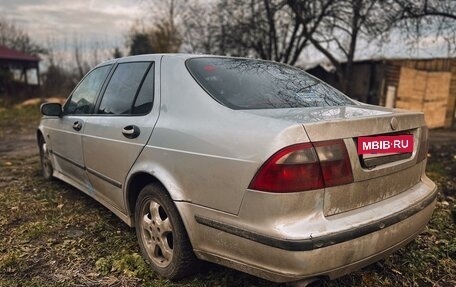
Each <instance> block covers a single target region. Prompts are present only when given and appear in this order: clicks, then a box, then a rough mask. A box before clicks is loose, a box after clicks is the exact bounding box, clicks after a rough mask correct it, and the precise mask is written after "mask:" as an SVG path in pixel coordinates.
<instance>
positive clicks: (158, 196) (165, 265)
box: [135, 184, 199, 280]
mask: <svg viewBox="0 0 456 287" xmlns="http://www.w3.org/2000/svg"><path fill="white" fill-rule="evenodd" d="M135 222H136V224H135V228H136V236H137V237H138V242H139V248H140V251H141V254H142V256H143V257H144V258H145V259H146V261H147V262H148V263H149V264H150V265H151V267H152V269H153V270H155V271H156V272H157V273H158V274H159V275H161V276H163V277H166V278H168V279H172V280H176V279H180V278H182V277H185V276H188V275H190V274H192V273H195V272H197V271H198V270H199V263H198V260H197V259H196V257H195V254H194V253H193V248H192V246H191V244H190V240H189V239H188V235H187V232H186V231H185V227H184V225H183V223H182V220H181V218H180V216H179V213H178V211H177V209H176V207H175V206H174V203H173V201H172V200H171V198H170V197H169V195H168V193H167V192H166V190H165V189H164V188H163V187H162V186H161V185H159V184H149V185H147V186H145V187H144V188H143V189H142V190H141V192H140V194H139V197H138V199H137V201H136V206H135Z"/></svg>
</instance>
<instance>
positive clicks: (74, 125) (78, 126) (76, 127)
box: [73, 121, 82, 131]
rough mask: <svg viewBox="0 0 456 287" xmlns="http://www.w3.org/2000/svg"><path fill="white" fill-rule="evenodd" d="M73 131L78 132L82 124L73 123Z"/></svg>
mask: <svg viewBox="0 0 456 287" xmlns="http://www.w3.org/2000/svg"><path fill="white" fill-rule="evenodd" d="M73 129H74V130H75V131H80V130H81V129H82V124H81V123H80V122H79V121H75V122H74V123H73Z"/></svg>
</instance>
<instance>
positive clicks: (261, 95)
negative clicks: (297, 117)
mask: <svg viewBox="0 0 456 287" xmlns="http://www.w3.org/2000/svg"><path fill="white" fill-rule="evenodd" d="M187 68H188V70H189V71H190V73H191V74H192V75H193V77H194V78H195V79H196V80H197V82H198V83H199V84H200V85H201V86H202V87H203V88H204V89H205V90H206V91H207V92H208V93H209V94H210V95H211V96H212V97H213V98H214V99H216V100H217V101H218V102H220V103H222V104H223V105H225V106H227V107H229V108H232V109H280V108H302V107H325V106H343V105H354V104H355V103H354V102H353V101H352V100H350V99H349V98H348V97H347V96H345V95H343V94H342V93H340V92H339V91H337V90H336V89H334V88H332V87H330V86H328V85H327V84H325V83H323V82H321V81H319V80H317V79H315V78H313V77H311V76H310V75H308V74H307V73H305V72H304V71H302V70H300V69H297V68H294V67H291V66H287V65H283V64H279V63H273V62H266V61H260V60H250V59H234V58H215V57H214V58H211V57H207V58H206V57H205V58H193V59H190V60H188V61H187Z"/></svg>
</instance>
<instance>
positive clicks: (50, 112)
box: [40, 103, 62, 117]
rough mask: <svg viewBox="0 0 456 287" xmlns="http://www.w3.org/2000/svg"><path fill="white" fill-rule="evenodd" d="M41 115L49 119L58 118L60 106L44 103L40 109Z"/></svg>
mask: <svg viewBox="0 0 456 287" xmlns="http://www.w3.org/2000/svg"><path fill="white" fill-rule="evenodd" d="M40 111H41V114H43V115H45V116H51V117H60V116H61V115H62V105H61V104H58V103H44V104H41V107H40Z"/></svg>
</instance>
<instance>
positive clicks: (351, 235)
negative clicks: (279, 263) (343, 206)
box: [195, 192, 437, 251]
mask: <svg viewBox="0 0 456 287" xmlns="http://www.w3.org/2000/svg"><path fill="white" fill-rule="evenodd" d="M436 197H437V193H436V192H434V193H432V194H431V195H430V196H428V197H427V198H425V199H423V200H422V201H420V202H418V203H417V204H415V205H412V206H410V207H409V208H407V209H404V210H401V211H399V212H397V213H394V214H392V215H390V216H387V217H384V218H382V219H379V220H374V221H372V222H369V223H366V224H363V225H360V226H357V227H352V228H348V229H345V230H342V231H338V232H334V233H329V234H326V235H322V236H316V237H312V238H307V239H296V240H289V239H281V238H274V237H268V236H265V235H262V234H258V233H256V232H252V231H249V230H246V229H242V228H239V227H236V226H233V225H229V224H225V223H223V222H220V221H217V220H212V219H209V218H205V217H202V216H198V215H196V216H195V220H196V222H198V223H199V224H202V225H206V226H209V227H212V228H215V229H218V230H221V231H224V232H227V233H230V234H233V235H237V236H239V237H243V238H246V239H249V240H253V241H256V242H258V243H262V244H264V245H268V246H271V247H275V248H280V249H284V250H288V251H307V250H314V249H318V248H324V247H327V246H330V245H334V244H338V243H342V242H345V241H350V240H354V239H356V238H358V237H361V236H364V235H367V234H370V233H373V232H377V231H380V230H382V229H385V228H387V227H389V226H391V225H394V224H396V223H399V222H401V221H403V220H404V219H407V218H409V217H411V216H413V215H415V214H417V213H419V212H420V211H422V210H423V209H425V208H426V207H428V206H429V205H431V204H432V203H434V201H435V199H436Z"/></svg>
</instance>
